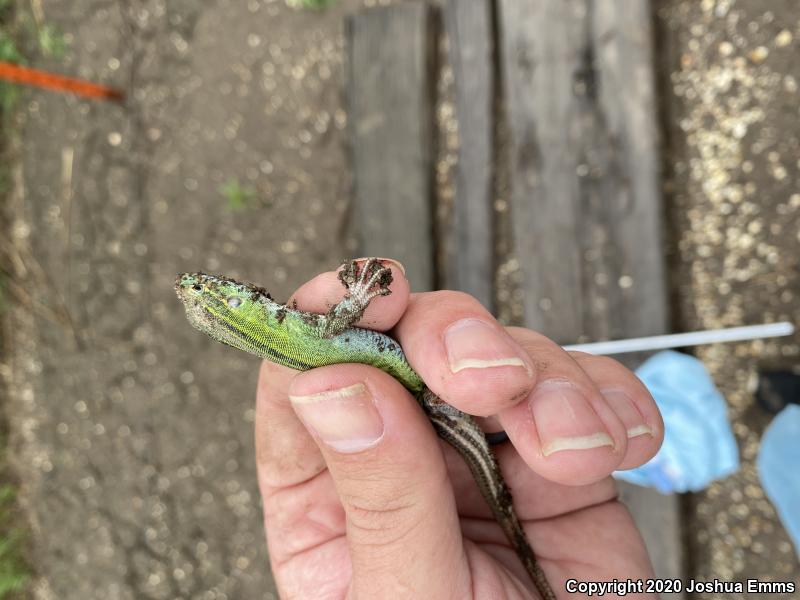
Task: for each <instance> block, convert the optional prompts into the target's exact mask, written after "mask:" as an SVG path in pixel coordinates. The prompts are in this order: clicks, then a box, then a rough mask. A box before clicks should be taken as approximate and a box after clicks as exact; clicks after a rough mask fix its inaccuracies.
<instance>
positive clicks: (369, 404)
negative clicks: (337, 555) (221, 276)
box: [290, 364, 470, 598]
mask: <svg viewBox="0 0 800 600" xmlns="http://www.w3.org/2000/svg"><path fill="white" fill-rule="evenodd" d="M290 393H291V401H292V404H293V406H294V408H295V410H296V411H297V413H298V415H299V416H300V418H301V420H302V421H303V422H304V423H305V424H306V426H307V427H308V428H309V430H310V431H311V432H312V433H313V435H314V437H315V439H316V440H317V442H318V444H319V448H320V450H321V452H322V454H323V456H324V458H325V461H326V463H327V465H328V470H329V471H330V473H331V475H332V477H333V481H334V484H335V486H336V489H337V491H338V494H339V497H340V500H341V503H342V506H343V508H344V512H345V514H346V529H347V539H348V545H349V548H350V555H351V558H352V565H353V567H352V568H353V581H352V590H351V591H352V595H353V596H354V597H365V598H376V597H381V593H382V591H385V590H386V589H390V588H392V589H396V588H397V587H398V586H401V587H403V589H408V590H412V591H414V592H416V594H417V595H420V594H422V593H423V590H424V594H425V596H426V597H432V598H438V597H453V596H454V597H465V596H466V593H467V591H468V586H469V581H470V579H469V570H468V564H467V561H466V559H465V555H464V549H463V544H462V539H461V533H460V529H459V522H458V516H457V514H456V508H455V500H454V498H453V493H452V489H451V487H450V483H449V480H448V478H447V472H446V469H445V463H444V460H443V458H442V453H441V449H440V448H439V444H438V441H437V438H436V435H435V433H434V431H433V429H432V428H431V426H430V423H429V422H428V420H427V418H426V417H425V415H424V414H423V412H422V410H421V409H420V407H419V406H418V405H417V403H416V401H415V400H414V399H413V398H412V397H411V395H410V394H409V393H408V392H407V391H406V390H405V388H403V387H402V386H401V385H400V384H399V383H398V382H397V381H395V380H394V379H393V378H392V377H390V376H389V375H387V374H385V373H383V372H381V371H378V370H377V369H373V368H371V367H367V366H364V365H356V364H350V365H337V366H335V367H322V368H319V369H314V370H313V371H309V372H306V373H302V374H300V375H298V377H297V378H295V380H294V381H293V382H292V386H291V389H290ZM410 548H412V549H413V552H409V549H410ZM454 589H455V590H456V593H455V594H453V590H454ZM461 592H463V593H461ZM412 595H413V594H412Z"/></svg>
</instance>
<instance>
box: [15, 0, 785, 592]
mask: <svg viewBox="0 0 800 600" xmlns="http://www.w3.org/2000/svg"><path fill="white" fill-rule="evenodd" d="M34 4H36V5H37V6H38V7H39V8H40V9H41V11H42V14H43V16H44V18H45V19H46V20H47V22H50V23H52V24H53V25H55V26H56V27H57V28H58V29H59V30H60V31H62V32H64V33H65V34H66V36H67V39H68V42H69V45H70V51H69V52H68V56H67V59H66V61H65V62H64V63H59V64H48V63H46V62H43V63H42V64H40V65H38V66H41V67H44V68H48V67H49V68H57V69H58V70H59V71H63V72H68V73H71V74H76V75H79V76H83V77H87V78H89V79H92V80H96V81H100V82H104V83H107V84H110V85H114V86H116V87H120V88H122V89H124V90H125V91H126V92H127V94H128V97H127V100H126V102H125V103H124V104H123V105H121V106H117V105H114V104H109V103H99V102H89V101H83V100H76V99H73V98H68V97H64V96H61V95H55V94H51V93H46V92H41V91H31V92H30V93H29V94H28V96H27V97H28V102H27V104H26V105H25V107H24V110H23V111H22V114H21V116H20V123H19V124H20V130H21V139H20V142H19V143H18V144H17V147H16V154H17V160H16V162H15V165H14V167H13V169H14V170H13V175H14V191H13V194H12V196H11V198H10V199H9V200H8V202H9V206H8V207H9V209H10V210H11V214H12V216H13V218H14V221H13V223H12V230H11V234H12V236H11V237H12V242H13V248H14V251H15V254H14V260H13V267H14V269H15V272H16V276H17V277H18V280H19V282H20V283H21V284H22V286H23V289H24V290H25V291H26V296H25V297H24V298H23V300H24V302H23V304H22V305H21V306H19V307H18V308H16V309H15V310H14V311H13V313H12V315H11V316H12V322H13V325H14V326H13V328H12V340H11V342H12V348H13V349H12V354H11V356H10V357H8V362H9V364H10V365H11V373H12V385H11V386H10V390H11V392H12V393H11V395H10V399H9V405H8V407H7V411H8V414H9V415H10V421H11V427H12V435H13V437H12V449H13V453H14V460H15V465H16V467H17V469H18V472H19V473H20V475H21V477H22V498H23V503H24V506H25V508H26V510H27V514H28V515H29V518H30V521H31V526H32V528H33V564H34V565H35V567H36V569H37V575H38V576H37V579H36V582H35V585H34V596H35V597H36V598H39V599H49V598H54V599H55V598H57V599H59V600H71V599H79V598H80V599H82V600H83V599H86V600H91V599H101V598H102V599H104V600H108V599H137V600H138V599H154V600H156V599H158V600H161V599H167V598H169V599H172V598H198V599H226V598H230V599H233V598H246V599H255V598H273V597H275V596H274V591H273V584H272V579H271V576H270V573H269V569H268V566H267V559H266V554H265V549H264V543H263V534H262V529H261V516H260V508H259V498H258V492H257V488H256V481H255V473H254V462H253V445H252V432H251V430H252V421H253V390H254V384H255V378H256V372H257V368H258V361H257V360H256V359H253V358H249V357H247V356H245V355H243V354H240V353H236V352H228V351H226V350H225V349H224V348H222V347H221V346H219V345H217V344H215V343H213V342H211V341H210V340H207V339H206V338H205V337H203V336H201V335H200V334H199V333H197V332H195V331H194V330H193V329H191V328H190V327H189V326H188V325H187V324H186V322H185V320H184V318H183V316H182V314H181V308H180V306H179V305H178V303H177V300H176V299H175V298H174V296H173V292H172V281H173V278H174V276H175V273H177V272H178V271H182V270H209V271H215V272H224V273H229V274H232V275H235V276H241V277H243V278H247V279H251V280H254V281H258V282H261V283H263V284H265V285H268V286H270V288H271V291H272V294H273V296H275V297H277V298H281V297H286V296H287V295H288V294H289V293H290V292H291V291H292V290H293V289H294V288H295V287H296V286H297V285H298V284H299V283H301V282H302V281H304V280H305V279H307V278H309V277H310V276H312V275H313V274H315V273H316V272H318V271H320V270H323V269H329V268H332V267H334V266H335V265H336V264H337V263H338V262H339V261H340V259H342V258H346V257H347V256H348V255H349V254H350V250H349V248H351V247H352V245H351V244H350V243H349V240H348V239H347V238H346V235H345V233H344V232H345V231H346V227H345V224H346V220H347V209H348V205H349V198H350V196H351V191H350V179H349V174H348V171H347V153H346V150H347V149H346V132H345V128H346V118H345V113H344V111H343V108H344V107H343V81H344V70H343V47H342V17H343V15H345V14H346V13H348V12H350V11H352V10H354V9H356V8H357V7H358V6H360V3H359V2H356V0H348V1H342V0H339V1H337V2H335V3H334V4H333V7H332V8H331V9H328V10H326V11H321V12H316V11H308V10H296V9H293V8H290V7H288V6H287V5H286V4H285V3H284V2H282V1H277V0H247V1H234V0H214V1H211V2H204V3H199V2H192V1H190V0H170V1H169V2H167V1H166V0H137V1H135V2H111V1H108V0H106V1H103V0H73V1H71V2H68V3H65V2H56V1H54V0H43V1H42V2H36V3H34ZM656 6H657V8H658V13H657V17H656V22H657V28H658V30H659V32H660V40H659V44H660V48H661V50H660V56H661V57H662V61H663V64H662V67H663V69H662V70H663V75H664V76H663V81H662V83H663V85H662V95H663V98H664V108H665V111H664V114H665V131H666V132H667V140H666V142H667V149H668V154H667V161H666V175H667V176H668V177H667V191H668V200H669V211H670V215H671V217H672V224H673V236H672V238H671V242H672V246H671V248H672V251H673V255H672V265H673V272H674V275H675V277H674V281H673V289H674V290H675V291H676V296H675V298H676V315H677V316H678V317H679V319H680V321H679V323H680V325H682V326H683V327H685V328H699V327H707V326H720V325H736V324H740V323H751V322H761V321H764V320H772V319H777V318H793V320H794V321H795V322H800V303H798V301H797V294H798V293H800V279H798V274H797V271H796V263H795V260H796V256H798V255H800V252H798V251H799V250H800V248H798V246H799V245H800V240H798V237H797V231H798V225H799V224H800V223H798V219H799V218H800V199H798V198H800V197H798V196H797V192H796V190H797V189H798V165H797V162H796V155H797V145H798V134H799V133H800V128H798V126H797V124H796V117H797V109H796V106H797V98H796V88H797V78H798V77H800V73H798V72H797V70H798V66H797V64H798V63H797V61H793V60H792V59H791V57H792V56H794V55H796V52H797V47H798V42H797V36H798V35H800V31H798V29H797V19H796V16H795V11H794V9H793V8H792V3H791V2H790V1H788V0H786V1H783V2H768V3H767V2H763V1H756V0H751V1H743V2H738V3H734V2H723V1H722V0H720V1H718V2H706V1H704V2H693V1H692V2H689V1H682V2H679V1H677V0H671V1H668V2H658V3H656ZM765 6H766V7H768V8H769V10H767V9H766V8H764V7H765ZM768 14H769V15H771V16H769V17H768V16H767V15H768ZM731 15H738V17H736V18H734V17H732V16H731ZM752 23H755V24H756V25H752ZM784 30H786V31H788V32H789V33H788V35H787V34H784V33H783V31H784ZM726 42H729V44H730V48H729V47H728V46H727V45H724V44H725V43H726ZM762 48H763V49H762ZM765 52H766V53H765ZM223 189H224V190H227V191H222V190H223ZM239 204H244V206H238V205H239ZM699 355H700V356H701V357H702V358H703V359H705V360H706V361H707V364H708V365H709V367H710V368H711V370H712V373H713V374H714V375H715V377H716V380H717V382H718V384H719V385H720V388H721V389H722V390H723V392H725V394H726V396H727V397H728V399H729V400H730V402H731V404H732V407H733V417H734V419H735V421H736V424H735V431H736V433H737V436H738V437H739V441H740V443H741V448H742V453H743V458H744V461H745V466H744V468H743V470H742V472H741V473H740V474H739V475H737V476H735V477H732V478H729V479H728V480H726V481H724V482H722V483H719V484H715V485H714V486H712V488H711V489H710V490H709V491H708V492H706V493H704V494H700V495H697V496H694V497H692V499H691V500H690V502H689V507H688V512H687V517H688V519H689V522H690V523H691V529H692V531H696V532H697V534H696V535H693V536H692V537H691V538H690V539H689V541H688V545H689V548H690V559H691V562H692V564H691V572H692V573H693V574H695V575H698V576H700V577H703V578H713V577H719V578H721V579H729V578H744V577H746V576H750V575H757V576H761V577H767V576H769V577H771V578H773V579H783V580H785V579H787V578H789V579H791V578H793V579H794V580H795V581H798V577H800V567H798V564H797V559H796V556H794V555H793V554H792V550H791V547H790V546H788V541H787V538H786V535H785V533H783V531H782V530H781V528H780V526H779V524H778V523H777V521H776V518H775V514H774V511H772V509H771V506H770V505H769V503H768V502H767V501H766V500H765V499H764V496H763V492H762V491H761V489H760V487H759V486H758V483H757V479H756V477H755V471H754V468H753V462H752V459H753V456H754V454H755V451H756V449H757V444H758V435H759V433H760V432H761V430H762V429H763V426H764V423H765V422H766V420H767V419H766V417H764V416H758V415H757V411H756V410H755V409H754V408H753V406H752V399H751V396H750V394H749V392H748V391H747V390H748V387H747V386H748V381H749V380H750V378H751V376H752V374H753V372H754V369H755V367H756V366H757V365H758V364H760V363H765V362H769V363H774V364H784V365H785V364H790V363H794V364H796V363H797V359H798V355H800V349H798V344H797V338H794V339H793V340H789V341H782V342H770V343H759V342H756V343H752V344H737V345H729V346H720V347H715V348H710V349H704V350H701V351H700V353H699ZM708 597H721V596H713V595H709V596H708Z"/></svg>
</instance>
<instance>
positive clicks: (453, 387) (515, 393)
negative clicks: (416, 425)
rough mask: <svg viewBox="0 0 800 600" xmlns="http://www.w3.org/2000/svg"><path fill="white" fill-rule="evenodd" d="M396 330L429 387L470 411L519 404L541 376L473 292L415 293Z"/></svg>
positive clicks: (486, 412) (483, 411) (482, 413)
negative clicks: (472, 294)
mask: <svg viewBox="0 0 800 600" xmlns="http://www.w3.org/2000/svg"><path fill="white" fill-rule="evenodd" d="M395 333H396V334H397V338H398V341H399V342H400V345H401V346H402V347H403V350H404V351H405V353H406V356H407V357H408V360H409V362H410V363H411V366H412V367H414V369H415V370H416V371H417V372H418V373H419V374H420V375H421V376H422V379H423V380H424V381H425V383H427V384H428V387H430V389H431V390H433V392H434V393H436V395H438V396H439V397H440V398H442V399H443V400H445V401H446V402H447V403H448V404H452V405H453V406H455V407H456V408H459V409H461V410H463V411H464V412H467V413H469V414H472V415H478V416H486V415H491V414H494V413H497V412H499V411H501V410H503V409H505V408H508V407H509V406H513V405H515V404H516V403H517V402H519V400H520V399H521V398H524V397H525V396H527V395H528V393H529V392H530V390H531V389H532V388H533V386H534V384H535V382H536V380H535V371H534V368H533V362H532V361H531V360H530V358H529V357H528V355H527V354H526V353H525V351H524V349H523V348H522V347H521V346H520V345H519V344H517V343H516V342H515V341H514V339H513V338H512V337H511V336H510V335H509V334H508V333H507V332H506V331H505V329H504V328H503V327H502V326H501V325H500V324H499V323H498V322H497V321H496V320H495V319H494V317H492V315H490V314H489V312H488V311H487V310H486V309H485V308H484V307H483V306H481V305H480V303H479V302H478V301H477V300H475V298H473V297H472V296H469V295H467V294H464V293H461V292H452V291H442V292H430V293H424V294H414V295H412V296H411V300H410V301H409V304H408V308H407V309H406V312H405V314H404V315H403V317H402V319H400V322H399V323H398V324H397V327H396V328H395Z"/></svg>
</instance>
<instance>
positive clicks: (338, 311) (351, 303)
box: [321, 258, 392, 338]
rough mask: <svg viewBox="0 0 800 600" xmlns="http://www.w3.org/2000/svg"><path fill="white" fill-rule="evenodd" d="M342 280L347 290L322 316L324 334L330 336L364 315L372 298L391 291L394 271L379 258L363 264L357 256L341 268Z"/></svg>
mask: <svg viewBox="0 0 800 600" xmlns="http://www.w3.org/2000/svg"><path fill="white" fill-rule="evenodd" d="M339 281H341V282H342V285H343V286H344V287H345V289H346V290H347V294H345V297H344V298H342V299H341V301H340V302H339V303H338V304H334V305H333V306H332V307H331V308H330V310H329V311H328V312H327V314H326V315H325V316H324V317H323V319H322V333H321V336H322V337H323V338H331V337H333V336H335V335H338V334H340V333H342V332H343V331H344V330H346V329H349V328H350V327H353V326H354V325H355V324H356V323H357V322H358V321H359V319H361V317H362V316H364V311H365V310H366V309H367V306H369V303H370V302H372V300H373V298H376V297H378V296H388V295H389V294H391V293H392V292H391V290H390V289H389V285H391V283H392V271H391V269H389V268H388V267H385V266H383V264H382V263H381V261H380V260H378V259H377V258H369V259H367V261H366V262H365V263H364V266H363V267H360V266H359V264H358V261H355V260H351V261H350V262H347V263H345V264H344V265H343V266H342V270H341V271H339Z"/></svg>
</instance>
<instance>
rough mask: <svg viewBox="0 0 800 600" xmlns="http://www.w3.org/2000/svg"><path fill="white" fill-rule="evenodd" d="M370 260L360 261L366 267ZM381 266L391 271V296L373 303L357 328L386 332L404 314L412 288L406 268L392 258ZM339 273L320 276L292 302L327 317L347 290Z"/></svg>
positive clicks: (331, 272) (327, 273) (295, 296)
mask: <svg viewBox="0 0 800 600" xmlns="http://www.w3.org/2000/svg"><path fill="white" fill-rule="evenodd" d="M366 260H367V259H358V262H359V264H360V265H362V266H363V264H364V262H365V261H366ZM380 261H381V263H382V264H383V265H384V266H386V267H389V268H390V269H391V270H392V283H391V285H389V289H390V290H391V291H392V293H391V294H389V295H388V296H382V297H379V298H375V299H374V300H373V301H372V302H370V304H369V306H368V307H367V310H366V311H365V312H364V316H363V317H362V318H361V320H359V322H358V326H359V327H365V328H367V329H374V330H376V331H386V330H387V329H391V328H392V327H394V325H395V323H397V321H398V320H399V319H400V317H401V316H402V315H403V312H404V311H405V310H406V305H407V304H408V296H409V293H410V289H411V288H410V286H409V283H408V279H406V276H405V271H404V270H403V266H402V265H401V264H400V263H399V262H397V261H394V260H392V259H388V258H382V259H380ZM338 271H339V269H337V270H336V271H328V272H326V273H320V274H319V275H317V276H316V277H314V278H313V279H312V280H311V281H309V282H307V283H305V284H303V285H302V286H300V289H298V290H297V291H296V292H295V293H294V294H293V295H292V298H291V299H290V301H289V303H291V302H292V300H296V301H297V303H298V306H299V307H300V308H302V309H303V310H305V311H307V312H312V313H319V314H325V313H327V312H328V310H329V309H330V307H331V306H333V305H334V304H336V303H338V302H339V301H340V300H341V299H342V297H343V296H344V294H345V292H346V291H347V290H346V289H345V287H344V286H343V285H342V282H341V281H339V277H338Z"/></svg>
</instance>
